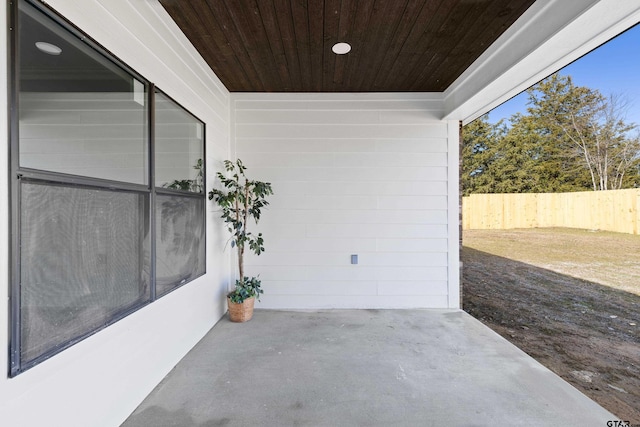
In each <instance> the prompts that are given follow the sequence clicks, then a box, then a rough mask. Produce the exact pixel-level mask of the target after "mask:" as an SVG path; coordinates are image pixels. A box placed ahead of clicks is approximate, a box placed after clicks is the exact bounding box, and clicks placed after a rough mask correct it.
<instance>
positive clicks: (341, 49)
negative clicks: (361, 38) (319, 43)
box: [331, 43, 351, 55]
mask: <svg viewBox="0 0 640 427" xmlns="http://www.w3.org/2000/svg"><path fill="white" fill-rule="evenodd" d="M331 50H332V51H333V53H335V54H336V55H344V54H345V53H349V51H350V50H351V45H349V43H336V44H334V45H333V47H332V48H331Z"/></svg>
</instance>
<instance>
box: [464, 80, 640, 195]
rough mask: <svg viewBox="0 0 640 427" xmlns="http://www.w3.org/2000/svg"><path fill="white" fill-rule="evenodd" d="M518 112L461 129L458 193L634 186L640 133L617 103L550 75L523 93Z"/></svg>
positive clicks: (638, 180) (638, 176)
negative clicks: (524, 104)
mask: <svg viewBox="0 0 640 427" xmlns="http://www.w3.org/2000/svg"><path fill="white" fill-rule="evenodd" d="M527 94H528V96H529V100H528V108H527V112H526V114H520V113H518V114H515V115H513V116H512V117H511V118H510V119H509V122H508V123H507V124H505V123H504V122H503V121H500V122H499V123H497V124H495V125H494V124H491V123H489V122H488V117H487V116H486V115H485V116H483V117H481V118H479V119H477V120H475V121H474V122H472V123H469V124H468V125H466V126H465V127H464V128H463V148H462V177H461V184H462V191H463V194H464V195H468V194H470V193H523V192H563V191H584V190H589V189H593V190H606V189H619V188H630V187H638V186H640V173H639V172H640V137H639V136H634V137H632V136H631V132H632V131H634V130H637V125H635V124H633V123H628V122H627V121H626V120H625V115H624V112H625V103H624V102H622V100H621V99H620V98H619V97H616V96H612V97H609V98H605V97H604V96H602V94H600V92H598V91H597V90H593V89H589V88H587V87H580V86H575V85H574V84H573V82H572V80H571V77H569V76H560V75H557V74H554V75H552V76H551V77H549V78H547V79H545V80H543V81H541V82H540V83H538V84H537V85H535V86H533V87H531V88H530V89H528V90H527Z"/></svg>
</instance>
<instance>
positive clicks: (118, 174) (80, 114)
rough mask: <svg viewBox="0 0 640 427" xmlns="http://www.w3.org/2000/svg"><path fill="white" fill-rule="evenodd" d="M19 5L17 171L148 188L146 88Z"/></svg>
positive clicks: (69, 34)
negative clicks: (21, 169) (84, 177)
mask: <svg viewBox="0 0 640 427" xmlns="http://www.w3.org/2000/svg"><path fill="white" fill-rule="evenodd" d="M19 5H20V11H19V36H20V44H19V58H20V69H19V73H20V77H19V78H20V92H19V132H20V166H21V167H26V168H35V169H41V170H47V171H53V172H61V173H68V174H74V175H84V176H89V177H94V178H103V179H110V180H116V181H126V182H132V183H138V184H145V183H147V181H148V165H147V163H148V154H147V153H148V142H147V123H148V121H147V116H148V114H147V106H146V104H147V103H146V94H145V93H146V85H145V84H144V83H142V82H141V81H139V80H137V79H136V78H134V77H133V76H132V75H130V74H129V73H127V72H126V71H124V70H123V69H121V68H120V67H118V66H116V65H115V64H114V63H113V62H111V61H109V60H107V59H106V58H105V57H104V56H102V55H100V54H99V53H97V52H96V51H95V50H93V49H92V48H91V47H89V46H88V45H87V44H85V43H84V42H83V41H81V40H80V39H79V38H77V37H76V36H74V35H73V34H71V33H70V32H68V31H67V30H65V29H64V28H62V27H61V26H59V25H58V24H57V23H55V22H54V21H52V20H51V19H50V18H48V17H46V16H45V15H44V14H42V13H41V12H39V11H38V10H36V9H35V8H34V7H33V6H30V5H28V4H27V3H25V2H20V3H19Z"/></svg>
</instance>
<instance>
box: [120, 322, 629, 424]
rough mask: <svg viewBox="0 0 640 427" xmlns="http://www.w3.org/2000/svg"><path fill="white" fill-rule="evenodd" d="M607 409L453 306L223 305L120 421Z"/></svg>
mask: <svg viewBox="0 0 640 427" xmlns="http://www.w3.org/2000/svg"><path fill="white" fill-rule="evenodd" d="M614 419H617V418H616V417H614V416H613V415H612V414H610V413H609V412H607V411H606V410H604V409H603V408H602V407H600V406H599V405H598V404H596V403H595V402H593V401H592V400H590V399H589V398H587V397H586V396H584V395H583V394H581V393H580V392H579V391H577V390H576V389H575V388H573V387H572V386H571V385H569V384H568V383H566V382H565V381H563V380H562V379H561V378H560V377H558V376H556V375H555V374H554V373H552V372H551V371H549V370H548V369H546V368H545V367H543V366H542V365H540V364H539V363H538V362H536V361H535V360H533V359H532V358H531V357H529V356H528V355H526V354H525V353H524V352H522V351H520V350H519V349H518V348H516V347H515V346H513V345H512V344H510V343H509V342H507V341H506V340H504V339H503V338H502V337H500V336H499V335H497V334H496V333H494V332H493V331H491V330H490V329H488V328H487V327H485V326H484V325H482V324H481V323H480V322H479V321H477V320H475V319H474V318H472V317H471V316H469V315H468V314H467V313H465V312H463V311H457V310H326V311H314V312H307V311H295V312H294V311H266V310H265V311H263V310H256V312H255V314H254V318H253V319H252V320H251V321H250V322H249V323H244V324H234V323H231V322H229V321H228V320H227V318H226V317H224V318H223V319H222V320H221V321H220V322H218V324H217V325H216V326H215V327H214V328H212V329H211V331H210V332H209V333H208V334H207V335H206V336H205V337H204V338H203V339H202V340H201V341H200V343H199V344H198V345H197V346H196V347H195V348H194V349H193V350H191V352H190V353H189V354H188V355H187V356H185V357H184V359H183V360H182V361H181V362H180V363H179V364H178V365H177V366H176V367H175V368H174V369H173V371H172V372H171V373H170V374H169V375H168V376H167V377H166V378H165V379H164V380H163V381H162V383H161V384H159V385H158V386H157V387H156V389H155V390H154V391H153V392H152V393H151V394H150V395H149V396H148V397H147V399H146V400H145V401H144V402H143V403H142V404H141V405H140V406H139V407H138V409H136V411H135V412H134V413H133V414H132V415H131V416H130V417H129V418H128V419H127V421H126V422H125V423H124V424H123V426H124V427H142V426H154V427H158V426H181V427H184V426H201V427H204V426H207V427H211V426H303V425H306V426H563V427H567V426H580V427H585V426H599V427H603V426H606V425H607V421H608V420H614Z"/></svg>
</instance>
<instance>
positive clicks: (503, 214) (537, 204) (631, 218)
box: [462, 189, 640, 234]
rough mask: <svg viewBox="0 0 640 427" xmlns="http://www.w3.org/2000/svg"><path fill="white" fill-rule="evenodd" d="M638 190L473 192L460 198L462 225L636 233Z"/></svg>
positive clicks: (638, 203)
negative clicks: (527, 192)
mask: <svg viewBox="0 0 640 427" xmlns="http://www.w3.org/2000/svg"><path fill="white" fill-rule="evenodd" d="M639 211H640V189H629V190H609V191H581V192H577V193H530V194H472V195H470V196H468V197H463V198H462V227H463V229H465V230H472V229H476V230H478V229H480V230H486V229H501V230H504V229H509V228H538V227H567V228H583V229H588V230H592V229H596V230H608V231H617V232H619V233H629V234H638V226H639V225H640V224H638V222H639V219H638V212H639Z"/></svg>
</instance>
